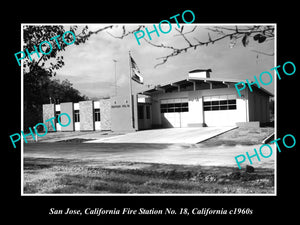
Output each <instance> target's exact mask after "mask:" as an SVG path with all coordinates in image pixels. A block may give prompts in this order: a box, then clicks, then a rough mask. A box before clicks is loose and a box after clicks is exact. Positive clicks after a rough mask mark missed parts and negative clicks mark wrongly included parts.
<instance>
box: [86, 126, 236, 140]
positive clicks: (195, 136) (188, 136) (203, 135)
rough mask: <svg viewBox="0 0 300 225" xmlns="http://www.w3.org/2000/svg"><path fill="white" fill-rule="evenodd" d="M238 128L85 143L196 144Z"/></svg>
mask: <svg viewBox="0 0 300 225" xmlns="http://www.w3.org/2000/svg"><path fill="white" fill-rule="evenodd" d="M235 128H236V127H190V128H167V129H153V130H144V131H137V132H134V133H127V134H124V135H117V136H113V137H101V138H99V139H97V140H92V141H86V142H85V143H168V144H196V143H199V142H202V141H204V140H207V139H209V138H212V137H214V136H217V135H219V134H222V133H224V132H227V131H229V130H232V129H235Z"/></svg>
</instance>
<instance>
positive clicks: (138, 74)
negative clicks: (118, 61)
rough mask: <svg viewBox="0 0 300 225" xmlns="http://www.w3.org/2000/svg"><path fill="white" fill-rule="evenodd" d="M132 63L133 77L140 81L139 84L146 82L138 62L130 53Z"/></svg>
mask: <svg viewBox="0 0 300 225" xmlns="http://www.w3.org/2000/svg"><path fill="white" fill-rule="evenodd" d="M130 64H131V69H132V72H133V73H132V74H131V79H132V80H134V81H136V82H138V83H139V84H143V83H144V78H143V77H142V76H141V72H140V69H139V68H138V66H137V64H136V63H135V61H134V60H133V58H132V57H131V55H130Z"/></svg>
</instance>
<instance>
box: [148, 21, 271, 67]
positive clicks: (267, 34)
mask: <svg viewBox="0 0 300 225" xmlns="http://www.w3.org/2000/svg"><path fill="white" fill-rule="evenodd" d="M196 27H197V26H195V27H194V28H193V29H192V30H191V31H189V32H186V33H184V31H183V30H184V29H183V27H182V28H181V30H179V29H177V28H175V30H176V31H177V32H178V33H179V34H177V35H176V36H182V37H183V39H184V40H185V42H186V43H187V44H188V46H187V47H184V48H176V47H174V46H168V45H163V44H154V43H152V42H150V41H148V40H147V39H144V40H145V41H146V42H147V43H148V44H150V45H152V46H154V47H158V48H168V49H170V50H172V52H171V53H170V54H168V55H165V56H162V57H159V58H157V59H162V62H160V63H158V64H156V65H155V66H154V68H156V67H157V66H159V65H162V64H164V63H166V62H167V61H168V60H169V58H171V57H174V56H177V55H179V54H180V53H183V52H187V50H189V49H191V48H193V49H194V50H195V49H196V48H197V47H198V46H203V45H205V46H208V45H209V44H214V43H215V42H217V41H220V40H222V39H225V38H228V37H229V38H230V40H232V39H234V41H236V40H237V39H240V38H242V43H243V45H244V47H246V46H247V45H248V43H249V37H253V36H254V38H255V39H254V40H258V43H262V42H265V41H266V40H272V39H273V38H274V27H272V26H249V27H238V26H235V27H220V26H216V27H213V28H209V29H208V30H210V31H212V32H214V33H216V34H217V35H218V37H215V38H212V36H211V35H210V33H208V40H207V41H200V40H198V39H197V38H196V37H193V40H195V41H196V42H197V43H195V44H193V42H192V41H191V40H190V39H188V37H187V36H186V34H188V33H192V32H194V31H195V29H196ZM226 31H227V33H225V32H226ZM228 32H229V33H228ZM232 46H234V44H233V45H232ZM252 51H254V52H256V53H259V54H264V55H269V56H273V55H274V53H264V52H260V51H257V50H252Z"/></svg>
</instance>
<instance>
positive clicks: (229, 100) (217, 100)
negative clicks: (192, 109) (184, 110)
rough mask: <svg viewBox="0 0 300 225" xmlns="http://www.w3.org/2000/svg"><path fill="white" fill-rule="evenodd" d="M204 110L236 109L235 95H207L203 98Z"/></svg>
mask: <svg viewBox="0 0 300 225" xmlns="http://www.w3.org/2000/svg"><path fill="white" fill-rule="evenodd" d="M203 108H204V111H216V110H233V109H236V99H235V96H234V95H223V96H207V97H204V99H203Z"/></svg>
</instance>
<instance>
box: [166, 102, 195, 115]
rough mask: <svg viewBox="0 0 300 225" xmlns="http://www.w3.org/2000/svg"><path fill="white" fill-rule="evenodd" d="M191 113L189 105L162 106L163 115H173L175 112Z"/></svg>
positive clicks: (171, 104) (185, 103) (184, 103)
mask: <svg viewBox="0 0 300 225" xmlns="http://www.w3.org/2000/svg"><path fill="white" fill-rule="evenodd" d="M188 111H189V103H188V102H182V103H167V104H161V105H160V112H161V113H173V112H188Z"/></svg>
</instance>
